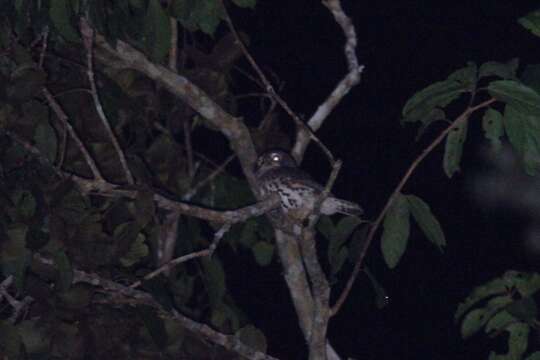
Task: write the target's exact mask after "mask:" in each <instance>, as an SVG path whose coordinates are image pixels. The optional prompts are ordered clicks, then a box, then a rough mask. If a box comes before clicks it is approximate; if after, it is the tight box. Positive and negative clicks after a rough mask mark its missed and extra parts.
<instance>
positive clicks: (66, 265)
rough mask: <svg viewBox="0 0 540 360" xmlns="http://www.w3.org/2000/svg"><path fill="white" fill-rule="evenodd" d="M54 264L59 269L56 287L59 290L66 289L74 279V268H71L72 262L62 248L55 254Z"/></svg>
mask: <svg viewBox="0 0 540 360" xmlns="http://www.w3.org/2000/svg"><path fill="white" fill-rule="evenodd" d="M54 264H55V266H56V268H57V269H58V277H57V279H56V287H57V289H58V290H59V291H66V290H68V289H69V287H70V286H71V283H72V281H73V269H72V268H71V262H70V260H69V258H68V257H67V255H66V253H65V252H64V251H62V250H60V251H58V252H56V254H55V255H54Z"/></svg>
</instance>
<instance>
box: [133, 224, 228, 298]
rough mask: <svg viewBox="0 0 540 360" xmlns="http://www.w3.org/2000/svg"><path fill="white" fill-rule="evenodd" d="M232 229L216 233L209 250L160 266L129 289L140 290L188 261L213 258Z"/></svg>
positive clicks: (225, 226)
mask: <svg viewBox="0 0 540 360" xmlns="http://www.w3.org/2000/svg"><path fill="white" fill-rule="evenodd" d="M230 228H231V224H225V225H223V226H222V227H221V228H220V229H219V230H218V231H216V233H215V234H214V240H213V241H212V243H211V244H210V246H208V248H206V249H204V250H200V251H195V252H192V253H190V254H187V255H183V256H180V257H177V258H176V259H173V260H171V261H169V262H168V263H166V264H165V265H162V266H160V267H159V268H157V269H156V270H154V271H152V272H151V273H149V274H146V275H145V276H144V277H143V278H142V280H138V281H136V282H134V283H133V284H131V285H130V286H129V287H130V288H132V289H135V288H138V287H139V286H141V284H142V282H143V281H148V280H150V279H153V278H155V277H156V276H158V275H159V274H161V273H164V272H168V271H170V270H171V269H172V268H174V267H175V266H176V265H179V264H181V263H184V262H186V261H189V260H192V259H196V258H199V257H204V256H212V254H213V253H214V251H215V250H216V248H217V246H218V244H219V241H220V240H221V238H223V235H225V234H226V233H227V231H229V229H230Z"/></svg>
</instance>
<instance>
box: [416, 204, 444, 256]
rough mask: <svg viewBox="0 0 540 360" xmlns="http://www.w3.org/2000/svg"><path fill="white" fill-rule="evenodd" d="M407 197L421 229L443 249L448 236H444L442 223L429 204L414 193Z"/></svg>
mask: <svg viewBox="0 0 540 360" xmlns="http://www.w3.org/2000/svg"><path fill="white" fill-rule="evenodd" d="M406 198H407V201H408V202H409V209H410V211H411V214H412V216H413V218H414V220H416V222H417V223H418V226H420V229H422V231H423V232H424V234H425V235H426V237H427V238H428V240H429V241H431V242H432V243H433V244H434V245H435V246H437V247H438V248H439V250H441V251H442V248H443V247H444V246H446V238H445V237H444V232H443V231H442V228H441V224H440V223H439V221H438V220H437V218H435V215H433V213H432V212H431V209H430V208H429V205H428V204H426V203H425V202H424V201H423V200H422V199H420V198H419V197H417V196H414V195H407V196H406Z"/></svg>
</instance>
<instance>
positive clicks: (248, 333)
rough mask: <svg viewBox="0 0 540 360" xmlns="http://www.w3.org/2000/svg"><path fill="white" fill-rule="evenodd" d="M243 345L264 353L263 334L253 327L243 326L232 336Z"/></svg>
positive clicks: (265, 346)
mask: <svg viewBox="0 0 540 360" xmlns="http://www.w3.org/2000/svg"><path fill="white" fill-rule="evenodd" d="M234 336H235V337H237V338H238V339H239V340H240V341H241V342H242V343H243V344H244V345H247V346H249V347H251V348H253V349H257V350H259V351H261V352H263V353H266V349H267V347H268V346H267V344H266V336H264V333H263V332H262V331H261V330H259V329H257V328H256V327H255V326H253V325H248V326H244V327H243V328H241V329H240V330H238V331H237V332H236V334H234Z"/></svg>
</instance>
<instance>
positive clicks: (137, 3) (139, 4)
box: [129, 0, 144, 9]
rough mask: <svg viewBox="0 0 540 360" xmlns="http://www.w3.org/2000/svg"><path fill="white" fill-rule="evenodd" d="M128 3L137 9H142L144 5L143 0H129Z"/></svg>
mask: <svg viewBox="0 0 540 360" xmlns="http://www.w3.org/2000/svg"><path fill="white" fill-rule="evenodd" d="M129 5H131V6H133V7H134V8H137V9H142V8H143V6H144V0H129Z"/></svg>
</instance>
